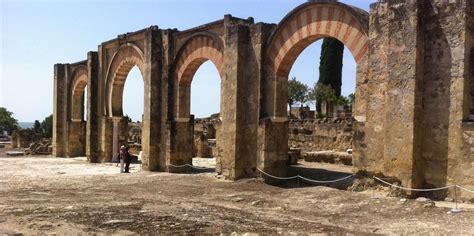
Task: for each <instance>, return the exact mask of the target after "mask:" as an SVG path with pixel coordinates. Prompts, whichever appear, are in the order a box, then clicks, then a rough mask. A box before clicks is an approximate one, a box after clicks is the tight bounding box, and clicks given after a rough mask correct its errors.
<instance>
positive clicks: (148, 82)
mask: <svg viewBox="0 0 474 236" xmlns="http://www.w3.org/2000/svg"><path fill="white" fill-rule="evenodd" d="M145 57H146V60H145V64H146V69H145V72H144V81H145V84H144V86H145V101H144V105H145V108H144V114H143V133H142V148H143V156H142V166H143V169H145V170H151V171H155V170H160V171H166V170H167V166H166V149H167V148H166V137H167V135H166V130H167V129H166V120H167V112H168V111H167V107H168V104H167V103H168V100H167V99H168V84H167V78H163V74H162V66H163V64H162V63H163V56H162V40H161V31H160V30H159V29H158V28H157V27H151V28H150V29H148V30H147V32H146V36H145Z"/></svg>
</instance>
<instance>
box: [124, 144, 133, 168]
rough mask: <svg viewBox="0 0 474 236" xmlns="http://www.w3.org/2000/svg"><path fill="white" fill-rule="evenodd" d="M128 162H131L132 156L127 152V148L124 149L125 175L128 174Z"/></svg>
mask: <svg viewBox="0 0 474 236" xmlns="http://www.w3.org/2000/svg"><path fill="white" fill-rule="evenodd" d="M130 162H132V155H130V153H129V152H128V147H126V148H125V173H130V172H129V170H130Z"/></svg>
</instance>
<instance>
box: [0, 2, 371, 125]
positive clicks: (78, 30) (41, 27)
mask: <svg viewBox="0 0 474 236" xmlns="http://www.w3.org/2000/svg"><path fill="white" fill-rule="evenodd" d="M374 1H375V0H341V2H343V3H346V4H349V5H352V6H356V7H359V8H362V9H364V10H368V8H369V4H370V3H371V2H374ZM304 2H305V1H288V0H285V1H283V0H238V1H237V0H173V1H172V0H154V1H150V0H133V1H132V0H82V1H80V0H76V1H74V0H68V1H66V0H0V40H1V42H0V43H1V47H0V107H6V108H7V109H8V110H9V111H12V112H13V113H14V117H15V118H16V119H17V120H19V121H22V122H32V121H34V120H43V119H44V117H46V116H48V115H50V114H51V113H52V111H53V76H54V75H53V72H54V71H53V65H54V64H56V63H73V62H77V61H81V60H85V59H86V57H87V52H88V51H97V46H98V45H99V44H100V43H101V42H104V41H107V40H110V39H114V38H116V37H117V35H119V34H123V33H126V32H133V31H137V30H140V29H143V28H147V27H149V26H151V25H158V26H159V27H160V28H161V29H166V28H177V29H178V30H185V29H189V28H192V27H196V26H199V25H202V24H206V23H209V22H212V21H215V20H219V19H222V18H223V17H224V15H225V14H232V15H233V16H235V17H240V18H247V17H249V16H252V17H253V18H254V19H255V22H267V23H278V22H280V20H281V19H282V18H283V17H284V16H285V15H286V14H287V13H289V12H290V11H291V10H292V9H294V8H295V7H297V6H298V5H300V4H302V3H304ZM320 43H321V40H320V41H317V42H315V43H313V44H311V45H310V46H309V47H308V48H306V49H305V51H303V52H302V53H301V55H300V56H299V57H298V59H297V61H296V62H295V64H294V66H293V68H292V70H291V72H290V77H293V76H294V77H297V79H298V80H300V81H302V82H304V83H306V84H308V85H310V86H312V85H313V84H314V83H315V82H316V81H317V78H318V65H319V51H320V48H321V45H320ZM343 63H344V67H343V94H344V95H347V94H349V93H351V92H353V91H354V88H355V70H356V67H355V62H354V59H353V58H352V56H351V54H350V53H349V52H348V51H347V50H346V51H345V53H344V62H343ZM191 90H192V96H191V112H192V113H193V114H195V115H196V116H197V117H203V116H207V115H210V114H212V113H216V112H218V111H219V98H220V78H219V74H218V73H217V69H216V68H215V67H214V65H213V64H212V63H211V62H206V63H204V64H203V65H202V66H201V67H200V68H199V70H198V72H197V73H196V75H195V77H194V78H193V83H192V87H191ZM123 105H124V113H125V114H128V115H129V116H131V117H132V119H133V120H139V119H141V114H142V113H143V79H142V78H141V75H140V73H139V71H138V70H137V69H132V71H131V72H130V74H129V76H128V77H127V81H126V84H125V91H124V104H123Z"/></svg>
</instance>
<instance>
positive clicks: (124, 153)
mask: <svg viewBox="0 0 474 236" xmlns="http://www.w3.org/2000/svg"><path fill="white" fill-rule="evenodd" d="M127 153H128V151H127V148H126V147H125V146H124V145H122V146H121V147H120V173H123V163H124V162H125V159H126V156H127Z"/></svg>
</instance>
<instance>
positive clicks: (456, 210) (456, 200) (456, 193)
mask: <svg viewBox="0 0 474 236" xmlns="http://www.w3.org/2000/svg"><path fill="white" fill-rule="evenodd" d="M454 203H455V208H453V209H451V213H460V212H462V209H460V208H458V185H457V184H456V183H454Z"/></svg>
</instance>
